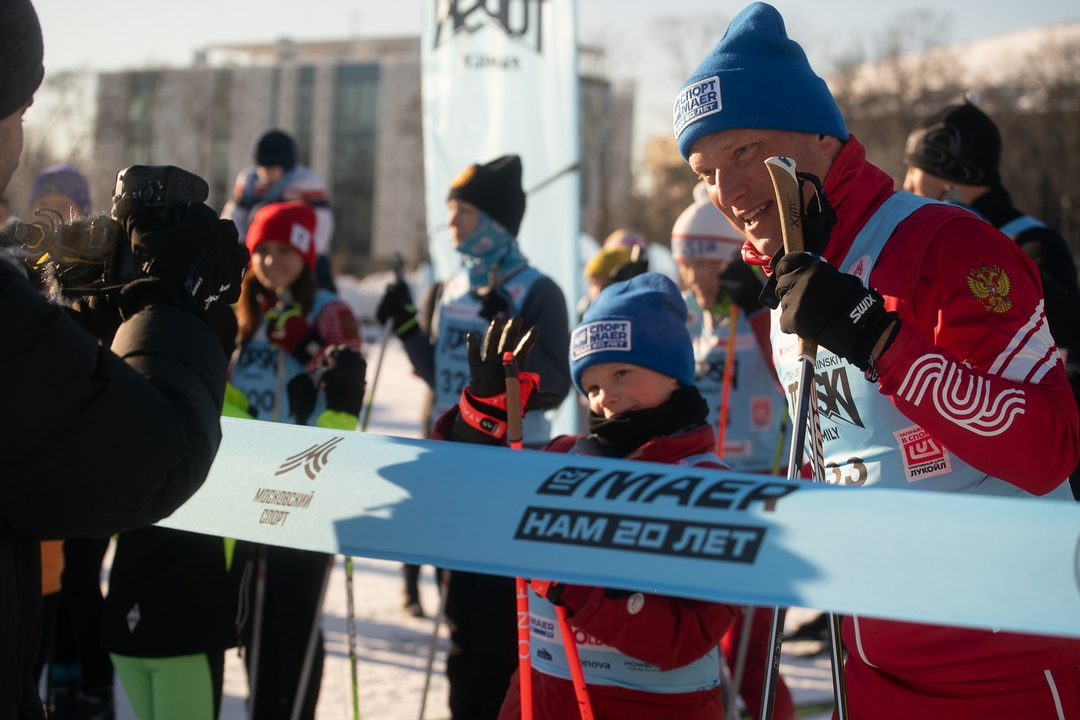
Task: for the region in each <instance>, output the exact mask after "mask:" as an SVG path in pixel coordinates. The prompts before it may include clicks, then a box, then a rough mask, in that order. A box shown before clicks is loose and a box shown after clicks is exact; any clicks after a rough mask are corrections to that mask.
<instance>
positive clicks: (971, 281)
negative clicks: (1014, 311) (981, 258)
mask: <svg viewBox="0 0 1080 720" xmlns="http://www.w3.org/2000/svg"><path fill="white" fill-rule="evenodd" d="M967 284H968V288H969V289H970V290H971V294H972V295H974V296H975V297H976V298H978V300H979V302H981V303H982V305H983V307H984V308H986V309H987V310H989V311H990V312H996V313H1003V312H1007V311H1008V310H1009V309H1011V308H1012V306H1013V304H1012V300H1009V289H1010V288H1011V287H1012V286H1011V285H1010V283H1009V276H1008V275H1006V274H1005V271H1004V270H1002V269H1001V268H1000V267H998V266H997V265H994V266H993V267H987V266H986V263H983V264H982V266H981V267H978V268H975V269H974V270H972V271H971V272H969V273H968V276H967Z"/></svg>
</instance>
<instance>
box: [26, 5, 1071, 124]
mask: <svg viewBox="0 0 1080 720" xmlns="http://www.w3.org/2000/svg"><path fill="white" fill-rule="evenodd" d="M436 1H437V0H308V1H307V2H302V1H301V2H297V0H258V1H253V0H184V2H182V3H136V2H133V1H132V0H35V7H36V8H37V11H38V15H39V17H40V19H41V24H42V30H43V32H44V36H45V66H46V70H47V71H49V70H57V69H75V68H88V69H91V70H120V69H136V68H140V67H146V66H157V67H160V66H166V65H167V66H173V67H184V66H187V65H190V64H191V62H192V58H193V57H194V53H195V51H196V50H198V49H200V48H204V47H206V46H207V45H211V44H226V43H254V42H268V41H274V40H277V39H280V38H283V37H287V38H289V39H292V40H298V41H303V40H316V39H331V38H341V37H345V36H348V35H358V36H361V37H374V36H388V35H419V34H420V9H421V5H420V3H421V2H436ZM489 1H490V2H495V1H496V0H489ZM462 2H465V3H468V2H469V0H462ZM577 4H578V13H579V18H580V21H579V36H580V40H581V42H583V43H589V44H598V45H601V46H603V47H604V48H605V49H606V51H607V55H606V66H607V70H608V72H609V74H610V76H611V77H613V78H615V79H618V80H628V81H632V82H634V84H635V87H636V89H637V95H636V100H637V107H636V113H635V124H636V126H637V127H636V128H635V135H636V136H637V137H638V138H639V139H640V138H642V137H647V136H651V135H656V134H659V133H662V132H667V131H669V130H668V129H667V126H668V125H670V108H671V101H672V99H673V98H674V95H675V93H676V92H677V91H678V89H679V85H680V84H681V82H682V80H683V79H685V77H686V74H685V70H686V69H687V67H688V63H691V59H692V60H693V62H692V63H691V64H692V65H696V61H697V60H698V59H700V58H701V57H703V56H704V55H705V53H706V52H707V51H708V49H709V48H710V47H711V46H712V45H713V44H715V42H716V41H717V40H719V38H720V35H721V34H722V33H723V27H724V26H725V25H726V22H727V21H728V20H730V18H731V17H733V16H734V15H735V14H737V13H738V12H739V10H741V9H742V8H743V7H744V6H745V5H746V3H745V2H744V1H743V0H739V1H737V2H730V1H719V0H578V3H577ZM773 4H774V5H775V6H776V8H777V9H778V10H780V12H781V13H782V14H783V15H784V18H785V21H786V24H787V27H788V32H789V34H790V35H791V36H792V37H793V38H794V39H796V40H798V41H799V42H800V43H801V44H802V45H803V46H804V48H805V49H806V51H807V55H808V56H809V58H810V61H811V64H812V65H813V66H814V67H815V69H816V70H817V71H818V73H819V74H827V73H828V72H829V70H830V69H831V68H832V67H833V65H834V62H835V61H836V59H837V58H839V57H841V56H843V55H845V54H848V53H849V52H850V51H851V49H852V48H853V47H855V46H857V45H858V46H861V47H863V48H864V50H866V52H867V54H868V55H869V56H871V57H872V56H873V51H872V48H873V47H874V46H876V45H879V44H880V43H879V42H878V39H879V38H880V36H881V34H882V33H883V32H884V30H885V29H886V28H887V27H889V26H890V25H891V24H895V23H896V22H897V19H898V18H899V17H900V16H901V15H902V14H904V13H908V14H910V13H912V12H917V11H928V12H930V13H932V14H933V17H934V19H935V21H936V22H937V24H938V25H939V26H941V27H943V28H944V32H942V33H941V39H942V40H944V41H947V42H948V43H956V42H966V41H969V40H975V39H978V38H982V37H988V36H992V35H997V34H1001V33H1006V32H1010V31H1013V30H1020V29H1023V28H1029V27H1036V26H1045V25H1054V24H1061V23H1067V22H1080V3H1077V2H1076V0H1026V1H1025V2H1017V0H978V1H977V2H976V1H975V0H937V1H936V2H933V3H929V2H926V3H919V2H918V1H917V0H916V2H911V0H817V1H816V2H813V3H810V2H806V1H805V0H803V1H801V2H800V1H798V0H774V2H773ZM672 18H673V19H675V20H674V21H670V20H668V21H665V19H672ZM673 46H675V47H676V48H677V49H672V47H673ZM677 53H681V54H682V56H683V58H682V61H681V62H680V61H679V60H678V58H677V57H676V54H677ZM689 69H690V70H692V67H689ZM28 121H32V118H28Z"/></svg>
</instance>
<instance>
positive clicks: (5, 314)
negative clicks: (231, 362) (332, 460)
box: [0, 262, 226, 720]
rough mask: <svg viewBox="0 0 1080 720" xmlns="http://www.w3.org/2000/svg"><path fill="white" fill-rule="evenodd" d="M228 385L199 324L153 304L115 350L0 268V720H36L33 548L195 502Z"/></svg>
mask: <svg viewBox="0 0 1080 720" xmlns="http://www.w3.org/2000/svg"><path fill="white" fill-rule="evenodd" d="M225 375H226V359H225V356H224V353H223V352H222V350H221V344H220V342H219V341H218V339H217V337H216V336H215V334H214V332H213V331H212V330H211V329H210V326H209V325H207V323H206V322H205V321H204V320H203V319H201V318H200V317H198V316H197V315H195V314H193V313H191V312H188V311H184V310H180V309H177V308H174V307H171V306H169V305H167V304H164V303H154V302H153V301H150V302H149V303H147V304H146V305H145V306H144V307H143V309H142V310H140V311H139V312H137V313H135V314H134V315H133V316H132V317H131V318H130V319H129V320H128V321H127V322H125V323H123V324H122V325H121V326H120V329H119V331H118V332H117V334H116V338H115V339H114V341H113V344H112V351H111V352H110V350H109V349H107V348H103V347H101V346H100V345H99V344H98V342H97V341H96V340H95V339H94V338H93V337H91V336H90V335H89V334H87V333H86V332H85V331H83V330H82V329H81V328H79V326H78V325H77V324H76V323H75V321H74V320H72V318H71V317H69V316H68V314H67V313H66V312H65V311H63V310H62V309H61V308H59V307H56V306H53V305H50V304H48V303H47V302H46V301H45V300H44V299H43V298H42V297H41V296H40V295H38V293H37V292H35V291H34V289H33V288H32V287H31V286H30V284H29V283H27V281H26V280H25V279H24V278H22V277H21V276H20V275H19V274H18V272H17V270H16V269H15V268H13V267H11V266H10V265H9V264H7V263H3V262H0V398H3V400H2V405H0V407H2V410H3V412H0V447H2V448H3V453H2V456H3V469H2V470H0V473H2V474H0V478H2V483H3V491H2V494H0V720H13V719H14V718H43V717H44V714H43V713H42V709H41V703H40V701H39V700H38V697H37V688H36V686H35V684H34V683H33V681H32V680H31V677H30V674H31V673H30V668H31V665H32V663H33V660H34V654H35V652H36V650H37V644H38V636H39V634H40V615H41V577H40V576H41V559H40V550H39V548H40V545H39V543H40V541H41V540H46V539H55V538H66V537H78V536H90V535H108V534H112V533H115V532H120V531H123V530H128V529H131V528H135V527H141V526H145V525H149V524H151V523H154V522H156V521H158V520H160V519H161V518H163V517H165V516H167V515H169V514H170V513H172V512H173V511H174V510H175V509H176V508H177V507H179V506H180V505H181V504H182V503H183V502H184V501H185V500H187V499H188V498H189V497H191V495H192V494H193V493H194V492H195V491H196V490H197V489H198V488H199V486H200V485H201V484H202V482H203V480H204V479H205V478H206V474H207V473H208V472H209V470H210V464H211V462H212V461H213V459H214V455H215V454H216V452H217V448H218V445H219V443H220V441H221V426H220V422H219V417H220V414H221V404H222V400H223V398H224V394H225Z"/></svg>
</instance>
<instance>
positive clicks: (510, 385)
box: [502, 350, 522, 450]
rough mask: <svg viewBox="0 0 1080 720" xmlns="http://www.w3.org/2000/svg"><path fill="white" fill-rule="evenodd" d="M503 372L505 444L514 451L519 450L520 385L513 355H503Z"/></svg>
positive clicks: (520, 434)
mask: <svg viewBox="0 0 1080 720" xmlns="http://www.w3.org/2000/svg"><path fill="white" fill-rule="evenodd" d="M502 362H503V372H504V373H505V374H506V442H507V443H508V444H509V445H510V447H512V448H514V449H515V450H520V449H521V437H522V431H521V385H520V383H519V382H518V374H517V367H515V365H514V353H513V352H511V351H509V350H507V351H506V352H504V353H503V358H502Z"/></svg>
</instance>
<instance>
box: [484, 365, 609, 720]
mask: <svg viewBox="0 0 1080 720" xmlns="http://www.w3.org/2000/svg"><path fill="white" fill-rule="evenodd" d="M503 371H504V372H505V373H506V440H507V442H508V443H509V444H510V447H511V448H513V449H515V450H520V449H521V440H522V429H521V415H522V413H521V412H520V410H519V408H520V407H521V386H520V383H519V382H518V375H517V368H516V367H515V366H514V353H512V352H505V353H503ZM516 581H517V611H518V675H519V686H520V692H521V717H522V720H532V716H533V714H532V710H533V707H532V657H531V655H532V650H531V648H530V647H529V645H530V643H529V584H528V583H527V582H525V579H524V578H517V579H516ZM555 616H556V617H557V618H558V620H559V632H560V633H561V634H562V640H563V647H564V648H565V650H566V664H567V665H569V666H570V677H571V679H572V680H573V683H574V695H575V696H576V697H577V703H578V711H579V712H580V713H581V720H593V712H592V704H591V703H590V702H589V692H588V689H587V688H586V687H585V673H583V672H582V670H581V659H580V658H579V657H578V651H577V640H575V639H574V631H573V630H571V628H570V623H569V622H568V621H567V619H566V607H565V606H562V605H556V606H555ZM523 649H524V652H522V650H523ZM526 678H528V679H527V680H526Z"/></svg>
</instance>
